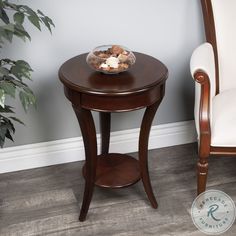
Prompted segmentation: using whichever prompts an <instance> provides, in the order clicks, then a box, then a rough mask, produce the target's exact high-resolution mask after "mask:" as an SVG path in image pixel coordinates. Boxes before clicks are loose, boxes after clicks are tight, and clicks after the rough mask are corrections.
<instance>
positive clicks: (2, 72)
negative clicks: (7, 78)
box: [0, 67, 9, 76]
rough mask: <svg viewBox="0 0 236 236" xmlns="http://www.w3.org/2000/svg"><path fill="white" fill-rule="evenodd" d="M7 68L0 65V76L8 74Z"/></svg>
mask: <svg viewBox="0 0 236 236" xmlns="http://www.w3.org/2000/svg"><path fill="white" fill-rule="evenodd" d="M8 74H9V70H8V69H7V68H5V67H0V76H4V75H8Z"/></svg>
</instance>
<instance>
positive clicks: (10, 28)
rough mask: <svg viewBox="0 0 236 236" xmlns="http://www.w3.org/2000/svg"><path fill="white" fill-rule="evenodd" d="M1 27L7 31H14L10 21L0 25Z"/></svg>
mask: <svg viewBox="0 0 236 236" xmlns="http://www.w3.org/2000/svg"><path fill="white" fill-rule="evenodd" d="M2 28H3V29H5V30H8V31H11V32H14V29H15V27H14V24H12V23H9V24H6V25H4V26H2Z"/></svg>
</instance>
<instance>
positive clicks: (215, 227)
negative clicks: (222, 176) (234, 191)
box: [191, 190, 235, 235]
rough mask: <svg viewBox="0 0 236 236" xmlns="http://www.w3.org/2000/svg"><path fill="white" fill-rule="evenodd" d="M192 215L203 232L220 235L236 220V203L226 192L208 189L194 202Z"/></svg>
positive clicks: (194, 221)
mask: <svg viewBox="0 0 236 236" xmlns="http://www.w3.org/2000/svg"><path fill="white" fill-rule="evenodd" d="M191 217H192V220H193V223H194V224H195V226H196V227H197V228H198V229H199V230H200V231H201V232H203V233H205V234H209V235H219V234H222V233H224V232H226V231H227V230H228V229H229V228H230V227H231V226H232V225H233V223H234V220H235V204H234V201H233V200H232V198H231V197H230V196H229V195H227V194H226V193H224V192H222V191H218V190H208V191H206V192H203V193H201V194H200V195H199V196H198V197H197V198H196V199H195V200H194V202H193V204H192V208H191Z"/></svg>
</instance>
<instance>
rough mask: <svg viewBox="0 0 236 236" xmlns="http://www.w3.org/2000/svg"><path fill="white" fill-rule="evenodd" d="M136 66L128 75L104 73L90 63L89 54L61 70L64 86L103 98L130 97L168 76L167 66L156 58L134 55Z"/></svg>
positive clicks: (140, 54) (69, 62) (126, 73)
mask: <svg viewBox="0 0 236 236" xmlns="http://www.w3.org/2000/svg"><path fill="white" fill-rule="evenodd" d="M134 54H135V56H136V62H135V64H134V65H133V66H132V67H131V68H130V69H129V70H128V71H126V72H122V73H119V74H112V75H108V74H103V73H101V72H96V71H94V70H93V69H91V68H90V67H89V65H88V64H87V63H86V56H87V55H88V53H85V54H81V55H79V56H76V57H74V58H71V59H69V60H68V61H66V62H65V63H64V64H63V65H62V66H61V68H60V70H59V78H60V80H61V81H62V83H63V84H64V85H65V86H66V87H69V88H70V89H72V90H75V91H78V92H82V93H88V94H101V95H110V96H111V95H127V94H135V93H139V92H143V91H145V90H149V89H151V88H152V87H153V86H157V85H158V84H161V83H163V82H164V81H165V80H166V79H167V77H168V69H167V68H166V66H165V65H164V64H163V63H162V62H160V61H159V60H157V59H156V58H154V57H151V56H148V55H146V54H142V53H138V52H134Z"/></svg>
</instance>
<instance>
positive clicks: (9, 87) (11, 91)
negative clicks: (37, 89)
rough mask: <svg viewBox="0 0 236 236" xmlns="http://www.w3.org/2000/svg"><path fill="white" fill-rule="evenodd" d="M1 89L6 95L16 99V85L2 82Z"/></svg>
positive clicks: (0, 83)
mask: <svg viewBox="0 0 236 236" xmlns="http://www.w3.org/2000/svg"><path fill="white" fill-rule="evenodd" d="M0 88H1V89H3V90H4V92H5V94H8V95H10V96H11V97H13V98H15V95H16V87H15V85H14V84H12V83H10V82H7V81H2V82H0Z"/></svg>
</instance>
